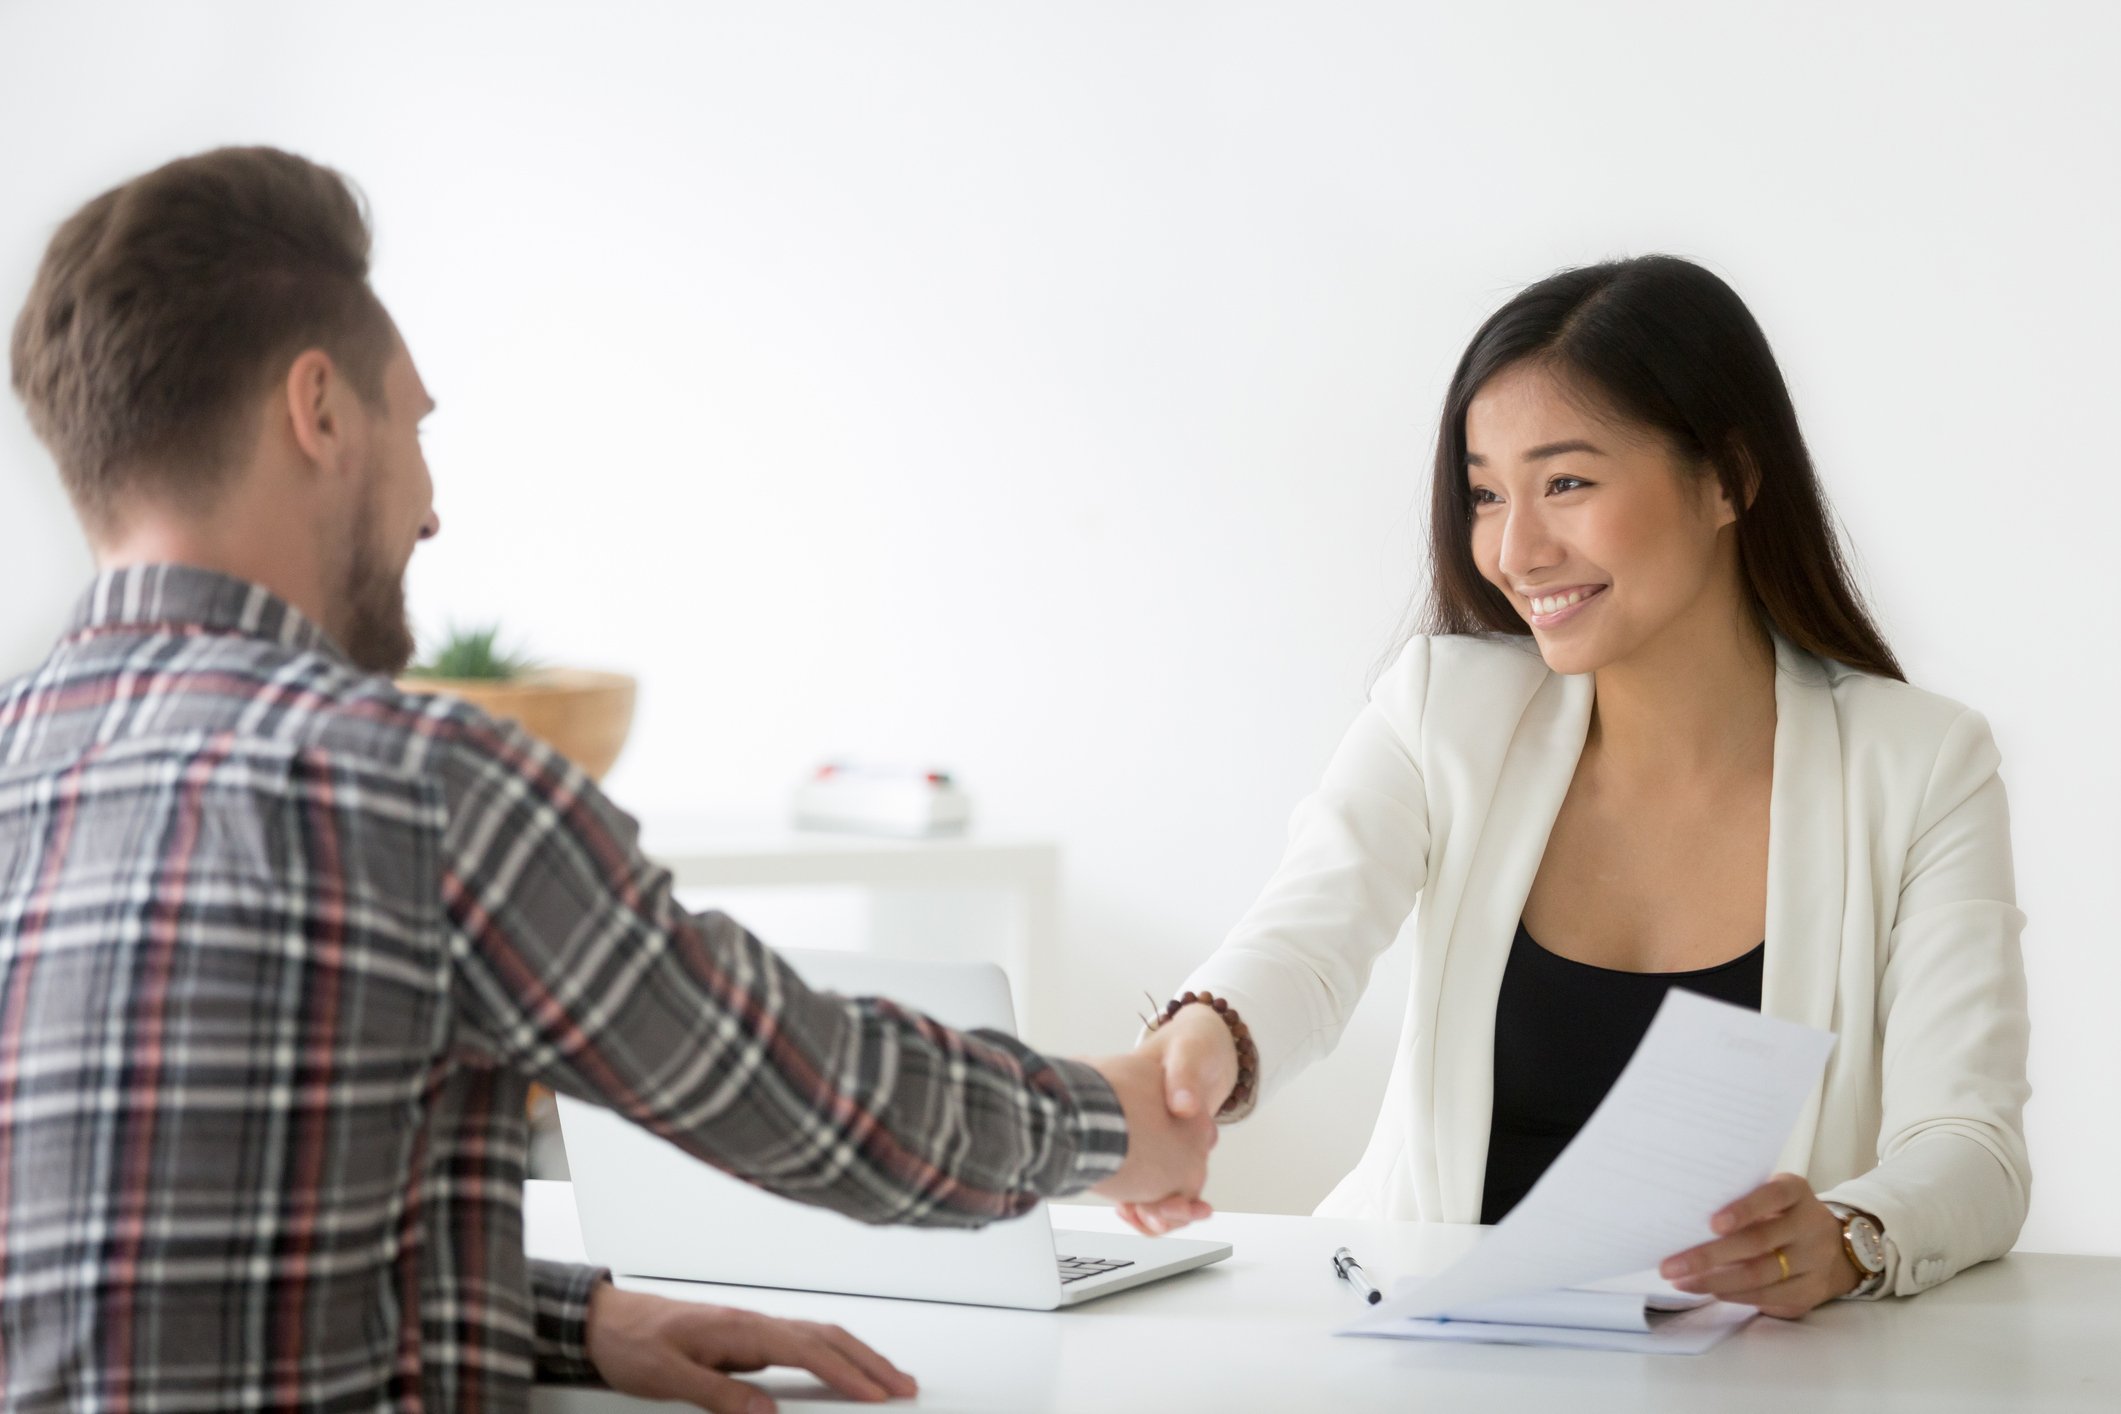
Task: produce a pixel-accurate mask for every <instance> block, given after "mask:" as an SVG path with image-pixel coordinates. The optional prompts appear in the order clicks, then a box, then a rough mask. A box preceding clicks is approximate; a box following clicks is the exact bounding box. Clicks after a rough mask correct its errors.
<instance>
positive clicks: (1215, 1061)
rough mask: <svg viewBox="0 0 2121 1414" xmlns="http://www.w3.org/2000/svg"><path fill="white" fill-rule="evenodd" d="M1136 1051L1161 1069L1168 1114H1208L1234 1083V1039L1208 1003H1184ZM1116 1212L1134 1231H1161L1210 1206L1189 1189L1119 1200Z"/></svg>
mask: <svg viewBox="0 0 2121 1414" xmlns="http://www.w3.org/2000/svg"><path fill="white" fill-rule="evenodd" d="M1135 1054H1136V1055H1138V1056H1147V1057H1150V1058H1151V1059H1153V1060H1154V1061H1155V1062H1156V1064H1157V1068H1158V1069H1159V1070H1160V1071H1162V1073H1163V1083H1164V1106H1165V1108H1167V1109H1168V1110H1170V1112H1171V1113H1172V1114H1173V1115H1177V1116H1181V1117H1183V1118H1188V1119H1191V1118H1194V1117H1196V1116H1200V1117H1205V1118H1207V1119H1209V1120H1211V1121H1212V1120H1213V1119H1214V1117H1215V1113H1216V1111H1218V1110H1220V1109H1221V1108H1222V1107H1223V1101H1225V1100H1227V1099H1229V1098H1230V1092H1231V1091H1232V1090H1235V1089H1236V1088H1237V1042H1236V1040H1235V1039H1234V1038H1232V1036H1231V1035H1230V1027H1229V1023H1227V1022H1225V1021H1224V1020H1223V1019H1222V1017H1221V1016H1220V1015H1219V1014H1217V1012H1216V1010H1215V1009H1214V1008H1213V1007H1209V1006H1184V1007H1180V1008H1179V1009H1178V1013H1177V1015H1175V1016H1173V1017H1172V1018H1171V1019H1170V1020H1169V1021H1167V1022H1165V1023H1164V1024H1163V1025H1161V1026H1159V1027H1157V1028H1156V1030H1154V1031H1152V1032H1150V1033H1149V1035H1148V1036H1147V1038H1145V1039H1144V1040H1143V1041H1142V1043H1141V1046H1140V1048H1139V1049H1138V1050H1136V1051H1135ZM1118 1211H1119V1215H1120V1218H1121V1219H1122V1220H1123V1221H1124V1222H1126V1223H1127V1225H1128V1226H1130V1227H1132V1228H1133V1229H1134V1230H1135V1231H1136V1232H1139V1233H1143V1234H1145V1235H1147V1236H1149V1237H1161V1236H1163V1235H1164V1234H1165V1233H1167V1232H1175V1231H1177V1230H1178V1229H1179V1228H1182V1227H1184V1226H1185V1225H1186V1224H1187V1223H1190V1222H1198V1221H1199V1220H1200V1219H1202V1218H1205V1217H1207V1216H1208V1215H1209V1214H1210V1213H1212V1212H1213V1211H1214V1210H1213V1209H1212V1208H1210V1207H1209V1206H1208V1205H1207V1204H1206V1203H1203V1202H1200V1201H1199V1200H1198V1198H1197V1197H1195V1196H1194V1195H1192V1194H1173V1195H1171V1196H1169V1197H1166V1198H1162V1199H1148V1200H1144V1201H1139V1202H1122V1203H1120V1204H1119V1205H1118Z"/></svg>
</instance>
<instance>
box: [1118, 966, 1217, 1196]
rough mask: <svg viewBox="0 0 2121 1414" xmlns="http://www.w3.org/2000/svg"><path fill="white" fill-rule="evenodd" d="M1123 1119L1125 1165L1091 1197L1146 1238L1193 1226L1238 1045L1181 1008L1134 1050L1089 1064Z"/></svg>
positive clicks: (1208, 1014) (1208, 1016)
mask: <svg viewBox="0 0 2121 1414" xmlns="http://www.w3.org/2000/svg"><path fill="white" fill-rule="evenodd" d="M1092 1064H1094V1065H1095V1066H1096V1067H1097V1069H1098V1071H1099V1073H1100V1074H1102V1075H1103V1076H1104V1077H1105V1079H1106V1081H1107V1082H1108V1083H1110V1084H1111V1086H1112V1089H1113V1092H1114V1093H1115V1094H1117V1095H1118V1096H1119V1102H1120V1108H1121V1109H1123V1110H1125V1111H1126V1116H1127V1161H1126V1163H1125V1164H1124V1165H1122V1166H1121V1168H1120V1170H1119V1172H1117V1173H1115V1174H1113V1175H1112V1177H1111V1178H1109V1179H1106V1180H1105V1181H1104V1182H1103V1183H1100V1184H1098V1185H1097V1187H1096V1188H1095V1189H1094V1190H1092V1191H1094V1192H1096V1193H1098V1194H1101V1195H1102V1196H1104V1197H1107V1198H1112V1199H1115V1200H1117V1206H1118V1212H1119V1215H1120V1217H1121V1218H1122V1219H1123V1220H1124V1221H1125V1222H1127V1223H1128V1224H1129V1225H1130V1226H1132V1227H1133V1228H1134V1230H1135V1231H1137V1232H1140V1233H1144V1234H1146V1235H1148V1236H1150V1237H1158V1236H1161V1235H1163V1234H1164V1233H1167V1232H1171V1231H1174V1230H1175V1229H1177V1228H1181V1227H1184V1226H1185V1225H1186V1224H1187V1223H1190V1222H1198V1221H1199V1220H1200V1219H1202V1218H1205V1217H1207V1216H1208V1215H1209V1214H1210V1213H1211V1212H1213V1211H1214V1210H1213V1209H1211V1208H1210V1207H1209V1206H1208V1205H1207V1204H1206V1203H1204V1202H1202V1201H1201V1198H1200V1191H1201V1188H1202V1187H1203V1186H1204V1185H1205V1184H1206V1183H1207V1180H1208V1151H1209V1150H1211V1149H1213V1148H1214V1147H1215V1138H1216V1130H1215V1113H1216V1111H1217V1110H1219V1109H1221V1108H1222V1106H1223V1102H1224V1101H1225V1100H1227V1099H1229V1098H1230V1092H1231V1091H1233V1090H1235V1089H1236V1088H1237V1045H1236V1042H1235V1041H1233V1040H1232V1039H1231V1036H1230V1028H1229V1026H1228V1025H1226V1024H1225V1023H1224V1021H1223V1019H1222V1018H1221V1017H1220V1016H1218V1015H1217V1014H1216V1013H1215V1012H1214V1011H1213V1010H1211V1009H1210V1008H1208V1007H1205V1006H1189V1007H1181V1008H1180V1009H1179V1011H1178V1014H1177V1015H1176V1016H1173V1017H1172V1018H1171V1019H1170V1020H1169V1021H1167V1022H1165V1023H1164V1024H1163V1025H1162V1026H1159V1027H1158V1028H1157V1029H1156V1030H1155V1031H1154V1032H1152V1033H1150V1035H1149V1036H1148V1038H1147V1039H1146V1040H1144V1041H1143V1042H1142V1044H1141V1045H1140V1047H1138V1048H1137V1049H1135V1050H1134V1051H1132V1052H1130V1053H1129V1054H1127V1055H1123V1056H1114V1057H1112V1058H1110V1059H1108V1060H1102V1061H1094V1062H1092Z"/></svg>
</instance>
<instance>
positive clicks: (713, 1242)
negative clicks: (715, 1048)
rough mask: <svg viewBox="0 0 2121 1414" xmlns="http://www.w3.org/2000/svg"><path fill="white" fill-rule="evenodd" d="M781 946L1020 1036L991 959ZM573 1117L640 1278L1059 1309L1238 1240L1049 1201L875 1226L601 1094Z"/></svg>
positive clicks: (609, 1230) (1222, 1250)
mask: <svg viewBox="0 0 2121 1414" xmlns="http://www.w3.org/2000/svg"><path fill="white" fill-rule="evenodd" d="M781 956H782V957H783V958H785V959H786V960H787V961H788V963H789V964H790V965H791V966H793V967H794V968H795V970H796V972H797V973H798V974H800V975H801V976H802V978H803V980H804V981H806V982H808V983H809V984H810V985H811V986H813V987H816V988H818V989H820V990H823V991H828V992H839V993H842V994H844V995H847V996H880V997H889V998H891V999H892V1000H893V1001H895V1002H898V1003H900V1004H901V1005H904V1006H908V1007H911V1008H913V1009H914V1010H916V1011H921V1012H925V1013H927V1014H928V1015H929V1016H932V1017H934V1018H935V1019H936V1020H938V1021H940V1022H942V1023H944V1024H945V1025H947V1026H953V1027H956V1028H958V1029H960V1030H973V1029H975V1028H982V1027H984V1028H989V1029H992V1030H997V1031H1007V1032H1009V1033H1011V1034H1014V1033H1015V1029H1016V1024H1015V1016H1014V1014H1013V1012H1012V1011H1011V1008H1010V1005H1009V982H1008V979H1007V978H1006V977H1005V976H1004V975H1003V974H1002V970H1001V969H1000V968H998V967H995V966H993V965H992V964H990V963H962V962H915V961H910V960H907V959H904V958H888V957H878V956H876V955H875V954H873V953H858V952H802V951H793V950H789V951H783V952H782V953H781ZM560 1129H561V1133H562V1134H563V1135H564V1136H565V1138H566V1141H567V1166H568V1168H569V1170H570V1171H571V1172H572V1174H573V1177H574V1192H575V1206H576V1207H577V1209H578V1210H579V1211H580V1213H581V1219H582V1241H583V1244H584V1246H585V1247H587V1249H588V1253H589V1259H590V1260H591V1261H593V1262H596V1263H599V1264H600V1265H603V1266H607V1267H610V1268H611V1269H612V1270H613V1271H615V1272H621V1273H625V1274H627V1275H630V1276H642V1277H675V1278H678V1279H679V1280H683V1281H712V1282H728V1283H732V1284H735V1285H739V1286H776V1287H788V1288H793V1289H795V1290H798V1291H832V1292H846V1293H850V1294H853V1295H858V1296H896V1297H907V1298H911V1299H913V1300H918V1301H957V1302H963V1303H965V1304H968V1305H974V1306H1013V1307H1017V1308H1020V1309H1023V1310H1031V1311H1051V1310H1055V1309H1057V1308H1059V1307H1062V1306H1076V1305H1080V1304H1081V1303H1083V1302H1085V1301H1090V1300H1094V1299H1095V1298H1097V1297H1100V1296H1108V1295H1110V1294H1111V1293H1113V1292H1115V1291H1125V1290H1126V1289H1127V1288H1128V1287H1132V1286H1140V1285H1142V1284H1143V1283H1144V1282H1151V1281H1156V1280H1158V1279H1159V1278H1162V1277H1167V1276H1172V1275H1174V1274H1176V1273H1178V1272H1185V1271H1191V1270H1192V1269H1193V1268H1195V1267H1204V1266H1207V1265H1208V1264H1209V1263H1210V1262H1219V1261H1221V1260H1222V1259H1223V1258H1225V1257H1227V1256H1229V1255H1230V1247H1229V1244H1227V1243H1222V1242H1197V1241H1189V1240H1186V1239H1183V1238H1176V1237H1157V1238H1150V1237H1134V1236H1122V1235H1115V1234H1108V1233H1093V1232H1069V1231H1065V1230H1063V1231H1055V1230H1054V1228H1053V1227H1052V1225H1051V1224H1050V1223H1049V1222H1048V1221H1047V1218H1046V1205H1045V1204H1043V1203H1041V1204H1040V1205H1039V1206H1038V1207H1036V1208H1034V1209H1032V1210H1031V1212H1029V1213H1027V1214H1025V1215H1024V1216H1023V1217H1021V1218H1015V1219H1011V1220H1008V1221H1003V1222H996V1223H991V1224H989V1225H988V1226H987V1227H984V1228H982V1229H980V1230H979V1231H977V1232H965V1231H960V1230H954V1229H936V1228H910V1227H870V1226H867V1225H865V1224H863V1223H858V1222H856V1221H854V1220H853V1219H851V1218H845V1217H841V1216H840V1215H839V1214H838V1213H833V1212H828V1211H826V1210H825V1209H823V1208H812V1207H807V1206H804V1205H802V1204H798V1203H793V1202H790V1201H788V1200H786V1199H782V1198H776V1197H774V1196H773V1195H771V1194H769V1193H766V1192H764V1191H763V1190H760V1189H757V1188H754V1187H752V1186H751V1185H750V1184H748V1183H745V1182H743V1181H741V1180H739V1179H735V1178H731V1177H730V1176H729V1175H728V1174H725V1173H722V1172H721V1171H720V1170H718V1169H715V1168H713V1167H712V1166H710V1165H708V1164H704V1163H701V1162H700V1161H699V1160H698V1159H695V1158H692V1157H691V1156H689V1155H687V1154H686V1153H684V1152H683V1151H682V1150H680V1149H678V1148H677V1147H676V1146H675V1145H673V1144H670V1143H667V1142H665V1141H664V1140H661V1139H658V1138H656V1137H655V1136H654V1135H651V1134H649V1133H647V1132H646V1131H645V1130H642V1129H639V1128H637V1127H636V1126H634V1125H633V1124H631V1123H629V1122H627V1121H626V1120H623V1119H620V1118H619V1117H618V1116H617V1115H614V1114H612V1113H611V1112H610V1111H609V1110H606V1109H602V1108H600V1107H598V1106H596V1105H590V1104H585V1103H583V1102H581V1101H578V1100H570V1099H568V1098H566V1097H565V1096H562V1097H561V1099H560Z"/></svg>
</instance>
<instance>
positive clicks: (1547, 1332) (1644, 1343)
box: [1342, 1278, 1758, 1355]
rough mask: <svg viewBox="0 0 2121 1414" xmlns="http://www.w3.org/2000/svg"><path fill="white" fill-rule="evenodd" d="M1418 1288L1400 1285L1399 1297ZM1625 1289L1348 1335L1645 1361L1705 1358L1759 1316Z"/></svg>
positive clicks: (1365, 1326) (1498, 1305)
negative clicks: (1547, 1348) (1555, 1349)
mask: <svg viewBox="0 0 2121 1414" xmlns="http://www.w3.org/2000/svg"><path fill="white" fill-rule="evenodd" d="M1418 1281H1419V1279H1418V1278H1417V1279H1416V1280H1415V1281H1412V1282H1404V1283H1401V1286H1400V1288H1399V1289H1397V1290H1395V1292H1394V1295H1395V1296H1397V1295H1399V1294H1400V1292H1401V1291H1404V1290H1407V1289H1410V1288H1412V1287H1413V1286H1415V1285H1417V1284H1418ZM1618 1285H1619V1284H1617V1283H1616V1284H1612V1285H1608V1284H1607V1283H1599V1288H1602V1289H1587V1288H1582V1287H1577V1288H1572V1289H1570V1290H1567V1291H1546V1292H1537V1293H1534V1294H1531V1295H1528V1296H1505V1297H1503V1298H1501V1299H1500V1300H1496V1301H1485V1302H1482V1303H1480V1304H1479V1305H1477V1306H1474V1307H1470V1308H1468V1311H1467V1314H1466V1315H1464V1316H1455V1317H1452V1318H1450V1319H1448V1320H1439V1319H1429V1318H1424V1317H1421V1316H1376V1317H1372V1318H1370V1319H1368V1320H1365V1321H1361V1322H1359V1323H1357V1324H1356V1325H1354V1326H1352V1327H1350V1328H1349V1329H1348V1330H1346V1331H1343V1332H1342V1334H1344V1335H1365V1336H1382V1337H1385V1338H1387V1339H1391V1340H1443V1341H1475V1342H1479V1343H1483V1344H1491V1345H1492V1344H1500V1345H1562V1346H1571V1347H1574V1348H1576V1349H1579V1350H1620V1351H1632V1352H1635V1353H1637V1354H1643V1355H1699V1354H1701V1353H1702V1352H1703V1351H1705V1350H1707V1349H1709V1348H1710V1347H1711V1346H1713V1345H1715V1344H1716V1342H1718V1341H1720V1340H1722V1339H1723V1338H1724V1337H1725V1336H1727V1335H1729V1334H1730V1333H1731V1332H1732V1331H1734V1330H1737V1329H1738V1328H1739V1327H1740V1326H1742V1325H1744V1324H1745V1323H1746V1322H1747V1321H1749V1320H1751V1319H1752V1318H1753V1317H1754V1316H1755V1315H1757V1314H1758V1312H1756V1311H1755V1310H1754V1309H1753V1308H1752V1307H1750V1306H1736V1305H1732V1304H1731V1303H1729V1302H1724V1301H1713V1300H1710V1299H1709V1298H1708V1297H1706V1296H1687V1295H1685V1294H1683V1293H1674V1295H1675V1297H1676V1298H1677V1299H1675V1300H1668V1299H1666V1298H1664V1297H1662V1296H1659V1295H1655V1294H1647V1295H1646V1294H1645V1293H1644V1292H1643V1291H1635V1292H1632V1293H1631V1292H1628V1291H1624V1290H1619V1289H1616V1288H1617V1286H1618ZM1649 1285H1651V1286H1658V1285H1661V1283H1649ZM1378 1309H1379V1310H1380V1311H1382V1310H1384V1309H1386V1308H1385V1307H1382V1306H1381V1307H1379V1308H1378Z"/></svg>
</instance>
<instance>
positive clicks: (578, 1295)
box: [530, 1259, 611, 1384]
mask: <svg viewBox="0 0 2121 1414" xmlns="http://www.w3.org/2000/svg"><path fill="white" fill-rule="evenodd" d="M610 1278H611V1273H610V1272H608V1271H606V1270H605V1269H604V1268H602V1267H585V1266H582V1265H580V1264H578V1263H574V1262H546V1261H539V1260H536V1259H533V1260H532V1261H531V1263H530V1296H531V1302H532V1305H533V1307H534V1308H535V1312H536V1324H537V1329H536V1347H537V1363H538V1382H539V1383H540V1384H598V1383H601V1382H602V1377H601V1376H600V1375H599V1374H598V1373H597V1367H596V1366H595V1365H593V1364H591V1363H590V1359H589V1297H590V1294H591V1293H592V1292H594V1291H595V1290H596V1289H597V1286H598V1284H599V1283H602V1282H605V1281H608V1280H610Z"/></svg>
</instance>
